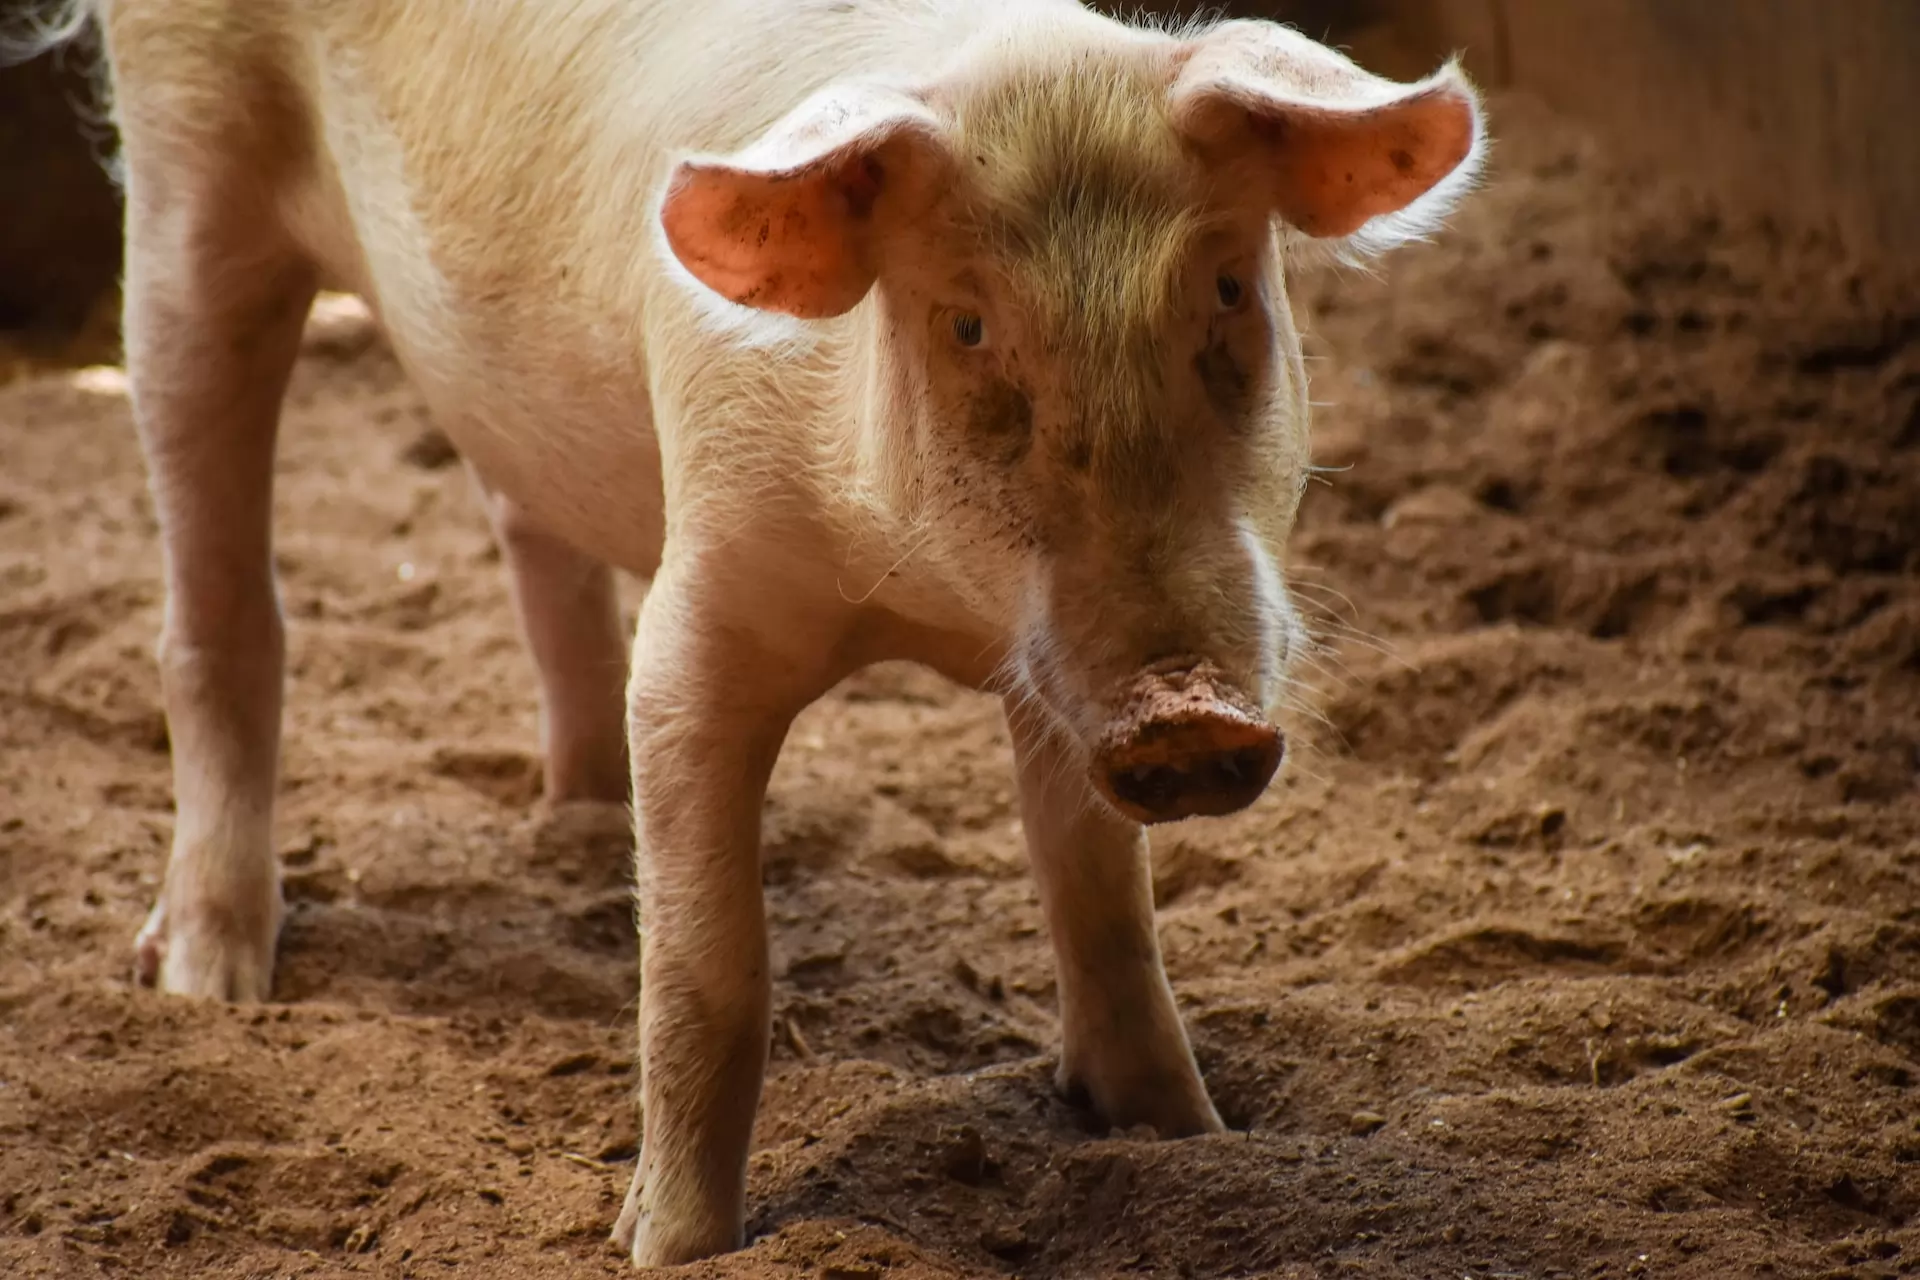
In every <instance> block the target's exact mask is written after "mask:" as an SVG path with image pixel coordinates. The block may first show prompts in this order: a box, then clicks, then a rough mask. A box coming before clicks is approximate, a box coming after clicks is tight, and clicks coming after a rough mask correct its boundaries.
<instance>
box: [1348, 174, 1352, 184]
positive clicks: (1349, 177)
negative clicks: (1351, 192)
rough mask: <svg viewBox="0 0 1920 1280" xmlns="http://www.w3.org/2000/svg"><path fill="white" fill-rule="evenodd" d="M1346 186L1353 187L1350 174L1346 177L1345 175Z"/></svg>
mask: <svg viewBox="0 0 1920 1280" xmlns="http://www.w3.org/2000/svg"><path fill="white" fill-rule="evenodd" d="M1347 185H1348V186H1352V185H1353V175H1352V174H1348V175H1347Z"/></svg>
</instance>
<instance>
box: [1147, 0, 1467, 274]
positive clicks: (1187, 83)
mask: <svg viewBox="0 0 1920 1280" xmlns="http://www.w3.org/2000/svg"><path fill="white" fill-rule="evenodd" d="M1183 54H1184V57H1185V61H1184V63H1183V64H1182V65H1181V67H1180V69H1179V71H1178V72H1177V73H1176V75H1175V78H1174V83H1173V88H1172V91H1171V93H1172V108H1173V118H1174V122H1175V124H1176V126H1177V127H1178V128H1179V129H1180V130H1181V131H1182V132H1183V133H1184V134H1185V135H1186V136H1187V138H1188V139H1189V140H1190V141H1191V142H1192V143H1193V144H1194V145H1195V146H1196V147H1197V148H1198V149H1199V150H1200V152H1201V154H1202V155H1203V156H1205V157H1206V159H1207V160H1208V162H1209V163H1212V164H1215V165H1217V166H1219V167H1220V168H1221V170H1222V171H1223V173H1222V176H1223V177H1225V178H1227V180H1228V181H1229V182H1230V183H1231V184H1232V188H1237V189H1240V190H1249V191H1253V192H1256V193H1258V195H1259V196H1260V197H1261V198H1263V199H1264V200H1265V201H1266V202H1267V205H1268V207H1269V208H1270V209H1271V210H1272V211H1273V212H1275V213H1277V214H1278V215H1279V216H1280V218H1281V219H1282V220H1283V221H1285V222H1286V223H1287V224H1288V225H1289V226H1291V227H1293V228H1295V229H1296V230H1297V231H1299V232H1301V233H1302V234H1304V235H1306V236H1309V237H1312V238H1314V239H1317V240H1340V239H1344V240H1345V243H1344V244H1341V245H1336V246H1332V247H1334V248H1336V249H1337V250H1341V251H1345V250H1354V251H1358V252H1362V253H1368V252H1378V251H1379V250H1381V249H1385V248H1388V247H1390V246H1392V245H1394V244H1398V243H1400V242H1402V241H1405V240H1409V239H1415V238H1417V237H1419V236H1421V235H1424V234H1426V233H1427V232H1429V231H1431V230H1433V229H1434V228H1435V227H1437V226H1438V225H1439V223H1440V222H1441V220H1442V219H1444V218H1445V217H1446V215H1447V213H1448V212H1449V211H1450V210H1451V209H1452V207H1453V205H1454V203H1455V202H1456V201H1457V200H1458V199H1459V198H1460V196H1461V195H1463V194H1464V193H1465V192H1466V191H1467V190H1468V189H1469V188H1471V187H1472V185H1473V183H1474V181H1475V180H1476V178H1477V177H1478V175H1479V171H1480V166H1481V161H1482V159H1483V156H1484V152H1485V148H1486V131H1485V127H1484V125H1483V124H1482V121H1481V114H1480V102H1479V99H1478V98H1477V97H1476V96H1475V94H1474V91H1473V86H1472V85H1470V84H1469V83H1468V82H1467V78H1466V76H1465V75H1463V74H1462V73H1461V71H1460V69H1459V67H1458V66H1457V65H1455V64H1452V63H1449V64H1448V65H1447V66H1446V67H1444V68H1442V69H1441V70H1440V71H1439V72H1438V73H1437V74H1435V75H1433V76H1430V77H1428V78H1427V79H1425V80H1422V81H1420V82H1419V83H1417V84H1399V83H1396V82H1395V81H1392V80H1383V79H1381V78H1380V77H1378V76H1375V75H1372V74H1370V73H1368V72H1366V71H1363V70H1361V69H1360V68H1359V67H1357V66H1355V65H1354V64H1353V63H1352V62H1350V61H1348V60H1347V59H1346V58H1344V57H1342V56H1341V55H1340V54H1338V53H1335V52H1334V51H1333V50H1331V49H1329V48H1327V47H1326V46H1325V45H1322V44H1319V43H1317V42H1315V41H1313V40H1309V39H1307V38H1306V37H1305V36H1303V35H1301V34H1300V33H1298V32H1296V31H1292V30H1289V29H1288V28H1286V27H1282V26H1279V25H1277V24H1275V23H1271V22H1229V23H1224V24H1222V25H1221V26H1219V27H1217V28H1215V29H1214V30H1213V31H1212V32H1210V33H1208V34H1207V35H1205V36H1203V37H1201V38H1200V39H1198V40H1197V41H1195V42H1194V43H1193V44H1191V45H1189V46H1188V47H1187V48H1186V49H1185V50H1183Z"/></svg>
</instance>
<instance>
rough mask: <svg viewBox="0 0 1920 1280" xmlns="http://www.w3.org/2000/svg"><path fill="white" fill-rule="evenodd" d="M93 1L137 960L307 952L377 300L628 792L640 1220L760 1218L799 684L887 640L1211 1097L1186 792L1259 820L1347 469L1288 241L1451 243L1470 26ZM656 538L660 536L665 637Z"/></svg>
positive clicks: (578, 748)
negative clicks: (143, 476)
mask: <svg viewBox="0 0 1920 1280" xmlns="http://www.w3.org/2000/svg"><path fill="white" fill-rule="evenodd" d="M70 16H72V17H73V18H74V19H75V20H76V21H87V20H90V21H93V22H95V23H97V25H98V28H99V30H100V32H101V35H102V37H103V43H104V48H105V51H106V56H107V63H108V66H109V68H110V73H111V82H112V86H113V93H114V96H115V100H116V114H117V120H118V124H119V128H120V134H121V139H122V155H121V163H122V165H123V172H124V183H125V193H126V206H127V221H126V230H127V243H126V278H125V336H126V356H127V367H128V376H129V382H130V395H131V401H132V407H133V415H134V419H135V422H136V424H137V429H138V432H139V436H140V439H141V441H142V445H143V450H144V455H145V457H146V459H147V462H148V465H149V469H150V474H151V485H152V494H153V500H154V503H155V507H156V510H157V513H158V518H159V526H160V534H161V542H162V548H163V562H164V578H165V586H166V608H165V619H164V624H163V628H162V635H161V639H160V642H159V648H158V655H159V664H160V669H161V674H162V681H161V685H162V696H163V699H164V702H165V711H166V715H167V719H168V723H169V725H170V728H171V740H172V762H173V776H174V789H175V797H176V813H177V819H176V824H175V830H174V834H173V844H172V849H171V853H170V856H169V860H168V863H167V871H166V877H165V881H164V884H163V887H162V888H161V891H160V893H159V896H158V901H157V903H156V904H155V905H154V907H153V911H152V914H151V916H150V918H149V919H148V920H147V922H146V924H145V926H144V928H142V930H141V931H140V934H139V937H138V940H137V944H136V952H137V964H136V968H137V972H138V974H139V975H140V976H141V977H142V978H143V979H145V980H147V981H149V982H152V983H156V984H157V985H158V986H159V987H160V988H161V989H163V990H165V991H168V992H177V993H180V994H183V995H188V996H199V997H209V998H213V999H224V1000H263V999H266V998H268V997H269V996H270V994H271V990H272V973H273V962H274V948H275V941H276V933H277V930H278V928H279V924H280V919H281V911H282V908H281V892H280V878H279V872H278V869H277V866H276V862H275V856H274V844H273V840H272V836H271V830H270V828H271V823H272V815H273V807H274V792H275V786H276V772H277V759H278V750H279V739H280V712H281V697H282V682H283V673H282V667H283V657H282V655H283V647H284V645H283V625H282V621H281V614H280V610H279V607H278V603H277V599H276V592H275V584H274V575H273V568H272V551H271V545H270V538H269V525H270V519H269V507H270V489H271V484H270V480H271V471H272V466H273V456H274V440H275V433H276V423H277V418H278V409H279V404H280V401H281V398H282V393H283V392H284V390H285V387H286V384H287V380H288V376H289V370H290V369H291V367H292V365H293V363H294V359H295V355H296V352H297V350H298V348H299V344H300V335H301V331H302V324H303V320H304V318H305V317H306V315H307V314H308V310H309V306H310V304H311V302H312V300H313V299H314V297H315V294H316V291H317V290H320V289H334V290H341V291H346V292H351V293H354V294H357V295H358V296H359V297H360V298H362V299H364V300H365V302H366V303H367V305H368V307H369V309H370V310H371V312H372V313H373V314H374V316H375V317H376V318H377V320H378V322H379V325H380V327H381V329H382V331H383V332H384V334H385V336H386V338H387V340H388V342H389V343H390V345H391V347H392V349H393V351H394V352H395V354H396V357H397V358H398V360H399V361H400V362H401V364H402V365H403V367H404V368H405V370H406V372H407V374H408V376H409V378H410V379H411V381H412V382H413V383H414V384H416V385H417V387H418V389H419V392H420V394H421V395H422V396H423V397H424V399H425V401H426V403H427V405H428V406H429V407H430V409H431V412H432V414H433V415H434V417H435V419H436V420H437V421H438V422H439V423H440V424H441V426H442V427H443V429H444V430H445V432H446V433H447V435H448V436H449V437H450V438H451V439H452V440H453V441H454V442H455V444H456V445H457V446H458V449H459V451H460V453H461V455H462V457H463V458H464V459H465V460H466V462H467V464H468V465H469V466H470V467H471V469H472V471H473V473H474V475H475V476H476V478H477V479H478V482H479V485H480V488H481V490H482V491H483V493H484V495H485V501H486V506H487V508H488V511H489V513H490V516H491V519H492V522H493V526H494V529H495V530H496V533H497V537H498V540H499V543H500V545H501V547H502V549H503V560H504V562H505V566H506V570H507V576H508V578H509V582H510V586H511V591H512V597H513V599H514V601H515V604H516V607H517V610H518V613H519V615H520V618H521V621H522V624H523V627H524V630H525V632H526V635H527V638H528V641H529V644H530V647H531V650H532V653H533V656H534V658H535V661H536V665H537V667H538V672H539V694H540V706H541V724H542V736H543V742H544V752H545V769H546V775H545V777H546V788H547V796H548V797H549V798H550V799H551V800H553V801H556V802H558V801H568V800H603V801H611V802H621V801H629V800H630V802H631V804H632V809H633V825H634V837H635V851H636V853H635V857H636V884H637V888H636V898H637V910H638V917H639V922H640V925H641V932H642V938H643V945H642V961H641V996H640V1014H639V1044H640V1053H639V1061H640V1064H641V1076H642V1080H641V1085H640V1091H641V1099H640V1101H641V1115H642V1146H641V1155H640V1158H639V1160H638V1162H637V1168H636V1170H635V1173H634V1177H633V1182H632V1189H631V1191H630V1192H629V1194H628V1197H627V1200H626V1204H625V1207H624V1209H623V1211H622V1212H621V1214H620V1216H619V1221H618V1223H617V1225H616V1227H615V1239H616V1241H617V1242H618V1244H619V1246H620V1247H621V1248H623V1249H625V1250H626V1251H628V1252H629V1253H630V1254H631V1257H632V1260H633V1261H634V1262H635V1263H637V1264H642V1265H647V1264H663V1263H678V1262H685V1261H688V1260H692V1259H697V1258H702V1257H707V1256H710V1255H713V1254H716V1253H720V1252H725V1251H728V1250H731V1249H735V1248H737V1247H739V1246H740V1245H741V1244H742V1221H743V1210H744V1202H745V1195H746V1186H745V1183H746V1175H745V1169H746V1157H747V1151H748V1144H749V1135H750V1132H751V1129H752V1126H753V1117H754V1111H755V1108H756V1106H757V1104H758V1098H759V1091H760V1087H761V1081H762V1074H763V1067H764V1062H765V1059H766V1056H767V1047H768V1037H769V1001H770V977H769V969H768V943H767V928H766V919H765V914H764V908H763V903H762V893H761V879H760V848H759V823H760V811H761V803H762V797H763V793H764V791H765V788H766V786H767V781H768V775H769V772H770V771H771V770H772V768H773V766H774V762H775V759H776V757H777V755H778V754H779V751H780V748H781V743H782V739H783V737H784V735H785V733H786V731H787V729H788V726H789V724H790V722H791V721H792V719H793V717H794V716H795V714H796V713H798V712H799V711H800V710H801V709H802V708H804V707H805V706H806V705H808V704H809V703H810V702H811V701H813V700H814V699H816V698H818V697H820V696H821V695H822V694H823V693H824V692H825V691H826V690H828V689H829V688H830V687H832V686H833V685H834V684H835V683H836V682H838V681H840V680H841V679H843V678H844V677H846V676H847V675H848V674H849V673H851V672H853V671H855V670H856V669H858V668H860V667H862V666H864V665H866V664H870V663H874V662H878V661H882V660H910V661H915V662H918V663H922V664H925V665H927V666H929V667H931V668H933V669H934V670H936V671H938V672H941V673H944V674H945V675H946V676H948V677H951V678H952V679H953V680H955V681H958V682H959V683H960V684H962V685H965V686H968V687H971V688H975V689H980V690H987V691H990V692H992V693H994V694H996V695H998V696H999V697H1000V698H1002V699H1003V700H1004V707H1005V715H1006V721H1007V724H1008V727H1009V734H1010V738H1011V741H1012V745H1013V754H1014V757H1015V769H1016V772H1017V777H1018V784H1019V805H1020V813H1021V817H1022V820H1023V823H1024V829H1025V840H1026V846H1027V853H1028V857H1029V861H1030V863H1031V866H1032V869H1033V872H1034V875H1035V877H1036V880H1037V885H1038V892H1039V899H1040V903H1041V907H1042V910H1043V914H1044V916H1045V919H1046V921H1047V925H1048V929H1049V932H1050V937H1051V940H1052V945H1053V948H1054V952H1055V957H1056V962H1057V967H1058V975H1059V984H1058V991H1059V1014H1060V1022H1061V1030H1062V1046H1061V1050H1060V1057H1059V1069H1058V1083H1059V1085H1060V1087H1061V1088H1063V1089H1065V1090H1069V1091H1071V1092H1072V1093H1073V1094H1074V1095H1075V1096H1078V1097H1082V1098H1084V1099H1085V1101H1086V1103H1087V1104H1088V1105H1090V1106H1091V1107H1092V1108H1093V1109H1094V1110H1095V1111H1096V1112H1097V1113H1098V1114H1099V1115H1100V1116H1101V1117H1103V1118H1104V1119H1105V1120H1106V1121H1108V1122H1111V1123H1112V1124H1114V1125H1120V1126H1133V1125H1143V1124H1144V1125H1150V1126H1152V1128H1153V1129H1154V1131H1155V1132H1156V1133H1158V1134H1159V1135H1161V1136H1162V1137H1167V1138H1173V1137H1179V1136H1184V1135H1196V1134H1205V1133H1210V1132H1215V1131H1218V1130H1220V1129H1221V1127H1222V1126H1221V1120H1220V1116H1219V1114H1218V1112H1217V1111H1216V1110H1215V1108H1214V1105H1213V1103H1212V1102H1211V1101H1210V1099H1209V1097H1208V1093H1207V1089H1206V1086H1205V1084H1204V1083H1203V1081H1202V1079H1201V1076H1200V1073H1199V1071H1198V1069H1197V1067H1196V1065H1195V1061H1194V1056H1193V1053H1192V1050H1191V1048H1190V1046H1189V1043H1188V1040H1187V1036H1186V1032H1185V1030H1184V1028H1183V1027H1182V1024H1181V1019H1180V1015H1179V1012H1178V1010H1177V1009H1176V1006H1175V1003H1174V998H1173V993H1172V991H1171V989H1170V987H1169V985H1168V981H1167V978H1166V975H1165V972H1164V970H1163V967H1162V964H1161V957H1160V951H1159V946H1158V942H1157V939H1156V935H1155V928H1154V918H1153V899H1152V893H1151V887H1150V884H1149V868H1148V852H1147V850H1148V846H1147V837H1146V828H1147V827H1148V826H1150V825H1152V824H1155V823H1162V822H1170V821H1174V820H1178V819H1184V818H1191V817H1199V816H1209V815H1222V814H1228V813H1232V812H1235V811H1237V810H1240V809H1243V808H1244V807H1246V806H1247V805H1249V804H1250V803H1252V802H1253V801H1254V800H1255V799H1256V798H1257V797H1259V796H1260V795H1261V794H1262V792H1263V791H1264V790H1265V789H1266V787H1267V786H1268V784H1269V782H1270V780H1271V779H1272V778H1273V776H1274V774H1275V771H1276V769H1277V768H1278V767H1279V765H1280V763H1281V758H1282V755H1283V752H1284V744H1283V741H1282V736H1281V733H1280V731H1279V730H1278V729H1277V728H1276V726H1275V724H1274V722H1273V709H1274V708H1275V707H1276V706H1278V705H1279V703H1280V701H1281V700H1282V698H1283V697H1284V695H1285V693H1286V690H1287V686H1288V674H1287V673H1288V669H1289V661H1290V659H1291V658H1293V657H1294V656H1296V655H1297V653H1298V651H1299V649H1300V647H1301V645H1302V643H1303V639H1304V635H1303V630H1302V626H1301V623H1300V620H1299V618H1298V616H1297V614H1296V612H1295V610H1294V608H1293V606H1292V605H1291V603H1290V600H1289V595H1288V589H1287V578H1286V573H1285V570H1284V567H1283V566H1284V555H1283V551H1284V545H1285V543H1286V540H1287V537H1288V533H1289V529H1290V527H1291V526H1292V524H1293V521H1294V515H1295V511H1296V508H1297V506H1298V503H1299V498H1300V493H1301V488H1302V483H1303V480H1304V478H1305V477H1306V476H1307V474H1308V472H1309V449H1308V401H1307V386H1306V377H1305V374H1304V371H1303V367H1302V360H1301V346H1300V338H1299V335H1298V333H1297V331H1296V327H1295V321H1294V319H1293V316H1292V313H1291V310H1290V306H1289V301H1288V297H1287V288H1286V279H1287V274H1286V273H1287V271H1288V269H1289V267H1290V265H1291V264H1294V263H1297V262H1299V261H1301V260H1302V259H1303V258H1308V257H1313V256H1320V257H1329V258H1339V259H1346V260H1354V261H1357V260H1359V259H1362V258H1365V257H1367V256H1369V255H1372V254H1375V253H1378V252H1380V251H1382V250H1385V249H1387V248H1390V247H1392V246H1394V245H1396V244H1399V243H1402V242H1404V241H1407V240H1410V239H1413V238H1417V237H1421V236H1424V235H1426V234H1429V233H1430V232H1432V231H1434V230H1435V229H1436V228H1438V227H1439V226H1440V225H1441V223H1442V221H1443V219H1444V218H1445V216H1446V215H1447V214H1448V212H1449V211H1450V210H1451V209H1452V208H1453V207H1454V206H1455V205H1456V203H1457V202H1458V200H1459V199H1460V197H1461V196H1462V195H1463V194H1464V193H1465V192H1467V191H1468V190H1469V189H1470V188H1471V187H1472V186H1473V185H1474V184H1475V182H1476V180H1477V175H1478V174H1479V172H1480V170H1481V167H1482V160H1483V157H1484V154H1485V129H1484V125H1483V118H1482V111H1481V107H1480V103H1479V100H1478V97H1477V95H1476V92H1475V90H1474V89H1473V87H1472V86H1471V85H1470V83H1469V82H1468V80H1467V78H1466V77H1465V75H1464V74H1463V73H1462V71H1461V70H1460V69H1459V67H1458V66H1457V65H1455V64H1452V63H1449V64H1447V65H1445V66H1443V67H1441V68H1440V69H1439V70H1437V71H1436V72H1435V73H1434V74H1433V75H1432V76H1430V77H1429V78H1427V79H1424V80H1421V81H1418V82H1416V83H1411V84H1402V83H1395V82H1391V81H1387V80H1383V79H1381V78H1378V77H1376V76H1375V75H1373V74H1370V73H1368V72H1367V71H1364V70H1362V69H1361V68H1359V67H1358V66H1356V65H1355V64H1354V63H1352V62H1351V61H1349V60H1348V59H1347V58H1345V57H1343V56H1341V55H1340V54H1338V53H1336V52H1334V51H1332V50H1330V49H1328V48H1326V47H1324V46H1322V45H1320V44H1318V43H1315V42H1313V41H1311V40H1309V39H1307V38H1305V37H1303V36H1302V35H1300V34H1298V33H1296V32H1294V31H1292V30H1290V29H1288V28H1285V27H1283V26H1280V25H1277V24H1274V23H1270V22H1264V21H1248V20H1235V21H1210V22H1203V23H1197V24H1191V25H1162V26H1152V25H1140V24H1132V25H1130V24H1126V23H1122V22H1119V21H1116V20H1113V19H1111V18H1108V17H1105V16H1101V15H1098V14H1096V13H1094V12H1091V11H1089V10H1087V9H1085V8H1082V7H1081V6H1080V5H1079V4H1078V3H1076V2H1075V0H704V2H703V3H699V4H687V3H675V2H672V0H565V2H561V0H554V2H552V3H537V2H536V0H409V2H408V3H398V2H397V0H331V2H330V3H325V4H321V3H307V2H303V0H92V3H90V4H88V5H87V6H85V7H84V8H83V9H81V10H78V11H75V12H74V13H73V14H72V15H70ZM72 25H73V23H68V24H67V26H68V27H71V26H72ZM54 29H55V30H56V32H57V31H58V30H59V29H60V24H58V23H56V24H54ZM615 570H619V571H625V572H628V573H631V574H633V575H637V576H638V577H640V578H644V579H648V580H649V587H648V591H647V593H646V596H645V600H644V604H643V606H642V608H641V610H640V616H639V621H638V625H637V628H636V630H635V633H634V635H633V637H632V641H631V646H630V648H629V646H628V645H627V643H626V638H625V637H624V635H623V633H622V630H621V628H620V626H619V624H618V621H617V612H616V609H615V594H614V587H613V579H612V576H611V575H612V573H613V572H614V571H615ZM629 659H630V660H629Z"/></svg>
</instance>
